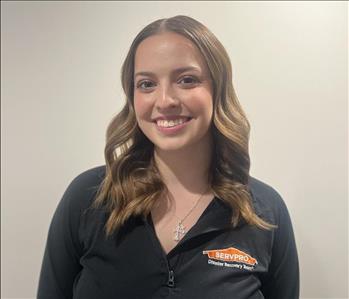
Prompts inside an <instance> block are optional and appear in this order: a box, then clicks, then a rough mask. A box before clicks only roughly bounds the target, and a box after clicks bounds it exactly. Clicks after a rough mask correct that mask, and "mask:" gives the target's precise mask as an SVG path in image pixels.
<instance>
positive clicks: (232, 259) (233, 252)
mask: <svg viewBox="0 0 349 299" xmlns="http://www.w3.org/2000/svg"><path fill="white" fill-rule="evenodd" d="M202 254H207V257H208V261H207V263H208V264H210V265H214V266H220V267H230V268H237V269H241V270H242V269H244V270H249V271H252V270H253V269H254V268H255V266H256V265H257V264H258V262H257V260H256V259H255V258H253V257H252V256H250V255H249V254H247V253H246V252H243V251H241V250H239V249H237V248H234V247H229V248H226V249H213V250H205V251H203V252H202Z"/></svg>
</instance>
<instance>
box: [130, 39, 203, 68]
mask: <svg viewBox="0 0 349 299" xmlns="http://www.w3.org/2000/svg"><path fill="white" fill-rule="evenodd" d="M189 65H190V66H194V67H197V68H198V69H200V70H201V71H203V72H204V71H205V70H206V66H205V62H204V59H203V57H202V55H201V53H200V51H199V50H198V48H197V47H196V46H195V45H194V43H192V42H191V41H190V40H189V39H187V38H185V37H184V36H182V35H180V34H177V33H173V32H164V33H160V34H156V35H152V36H150V37H148V38H146V39H145V40H143V41H142V42H141V43H140V44H139V46H138V47H137V50H136V55H135V70H137V71H159V72H161V71H162V70H163V71H165V70H168V69H170V68H177V67H186V66H189Z"/></svg>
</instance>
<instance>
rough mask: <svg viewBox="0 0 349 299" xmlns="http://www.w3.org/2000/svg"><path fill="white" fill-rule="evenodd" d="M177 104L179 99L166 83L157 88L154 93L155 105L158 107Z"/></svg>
mask: <svg viewBox="0 0 349 299" xmlns="http://www.w3.org/2000/svg"><path fill="white" fill-rule="evenodd" d="M178 105H179V101H178V99H177V97H176V95H175V91H174V90H173V88H171V86H169V85H166V86H163V87H161V88H159V89H158V93H157V94H156V100H155V106H156V108H158V109H160V110H161V109H167V108H175V107H177V106H178Z"/></svg>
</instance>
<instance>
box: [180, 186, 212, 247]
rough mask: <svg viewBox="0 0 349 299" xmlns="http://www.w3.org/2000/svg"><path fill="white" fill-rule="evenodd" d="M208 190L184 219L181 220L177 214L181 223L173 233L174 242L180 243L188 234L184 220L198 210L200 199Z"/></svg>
mask: <svg viewBox="0 0 349 299" xmlns="http://www.w3.org/2000/svg"><path fill="white" fill-rule="evenodd" d="M207 190H208V189H206V190H205V192H204V193H202V194H201V195H200V197H199V198H198V199H197V201H196V203H195V205H194V206H193V207H192V208H191V209H190V210H189V212H188V213H187V215H185V216H184V218H182V219H180V218H179V217H178V216H177V215H176V214H175V216H176V218H178V220H179V222H178V223H177V225H176V228H175V230H174V231H173V232H174V240H175V241H177V242H178V241H179V240H180V239H182V238H183V236H184V235H185V234H186V233H187V232H186V231H185V226H184V225H183V221H184V220H185V219H186V218H187V217H188V216H189V215H190V213H191V212H192V211H193V210H194V209H195V208H196V206H197V205H198V203H199V201H200V199H201V198H202V197H203V196H204V194H205V193H206V191H207Z"/></svg>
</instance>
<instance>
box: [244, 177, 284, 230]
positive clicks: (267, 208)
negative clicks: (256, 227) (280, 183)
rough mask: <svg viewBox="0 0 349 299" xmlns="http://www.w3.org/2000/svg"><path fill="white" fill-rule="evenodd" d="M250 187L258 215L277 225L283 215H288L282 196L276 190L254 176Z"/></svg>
mask: <svg viewBox="0 0 349 299" xmlns="http://www.w3.org/2000/svg"><path fill="white" fill-rule="evenodd" d="M248 186H249V190H250V193H251V195H252V202H253V205H254V208H255V211H256V214H257V215H259V216H262V217H263V218H265V219H266V220H267V221H271V222H273V223H274V224H276V223H278V222H279V221H278V219H279V217H280V215H281V214H283V213H288V211H287V207H286V204H285V202H284V200H283V198H282V196H281V195H280V193H279V192H278V191H277V190H276V189H275V188H273V187H272V186H270V185H269V184H267V183H265V182H263V181H261V180H259V179H257V178H255V177H252V176H250V177H249V183H248Z"/></svg>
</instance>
